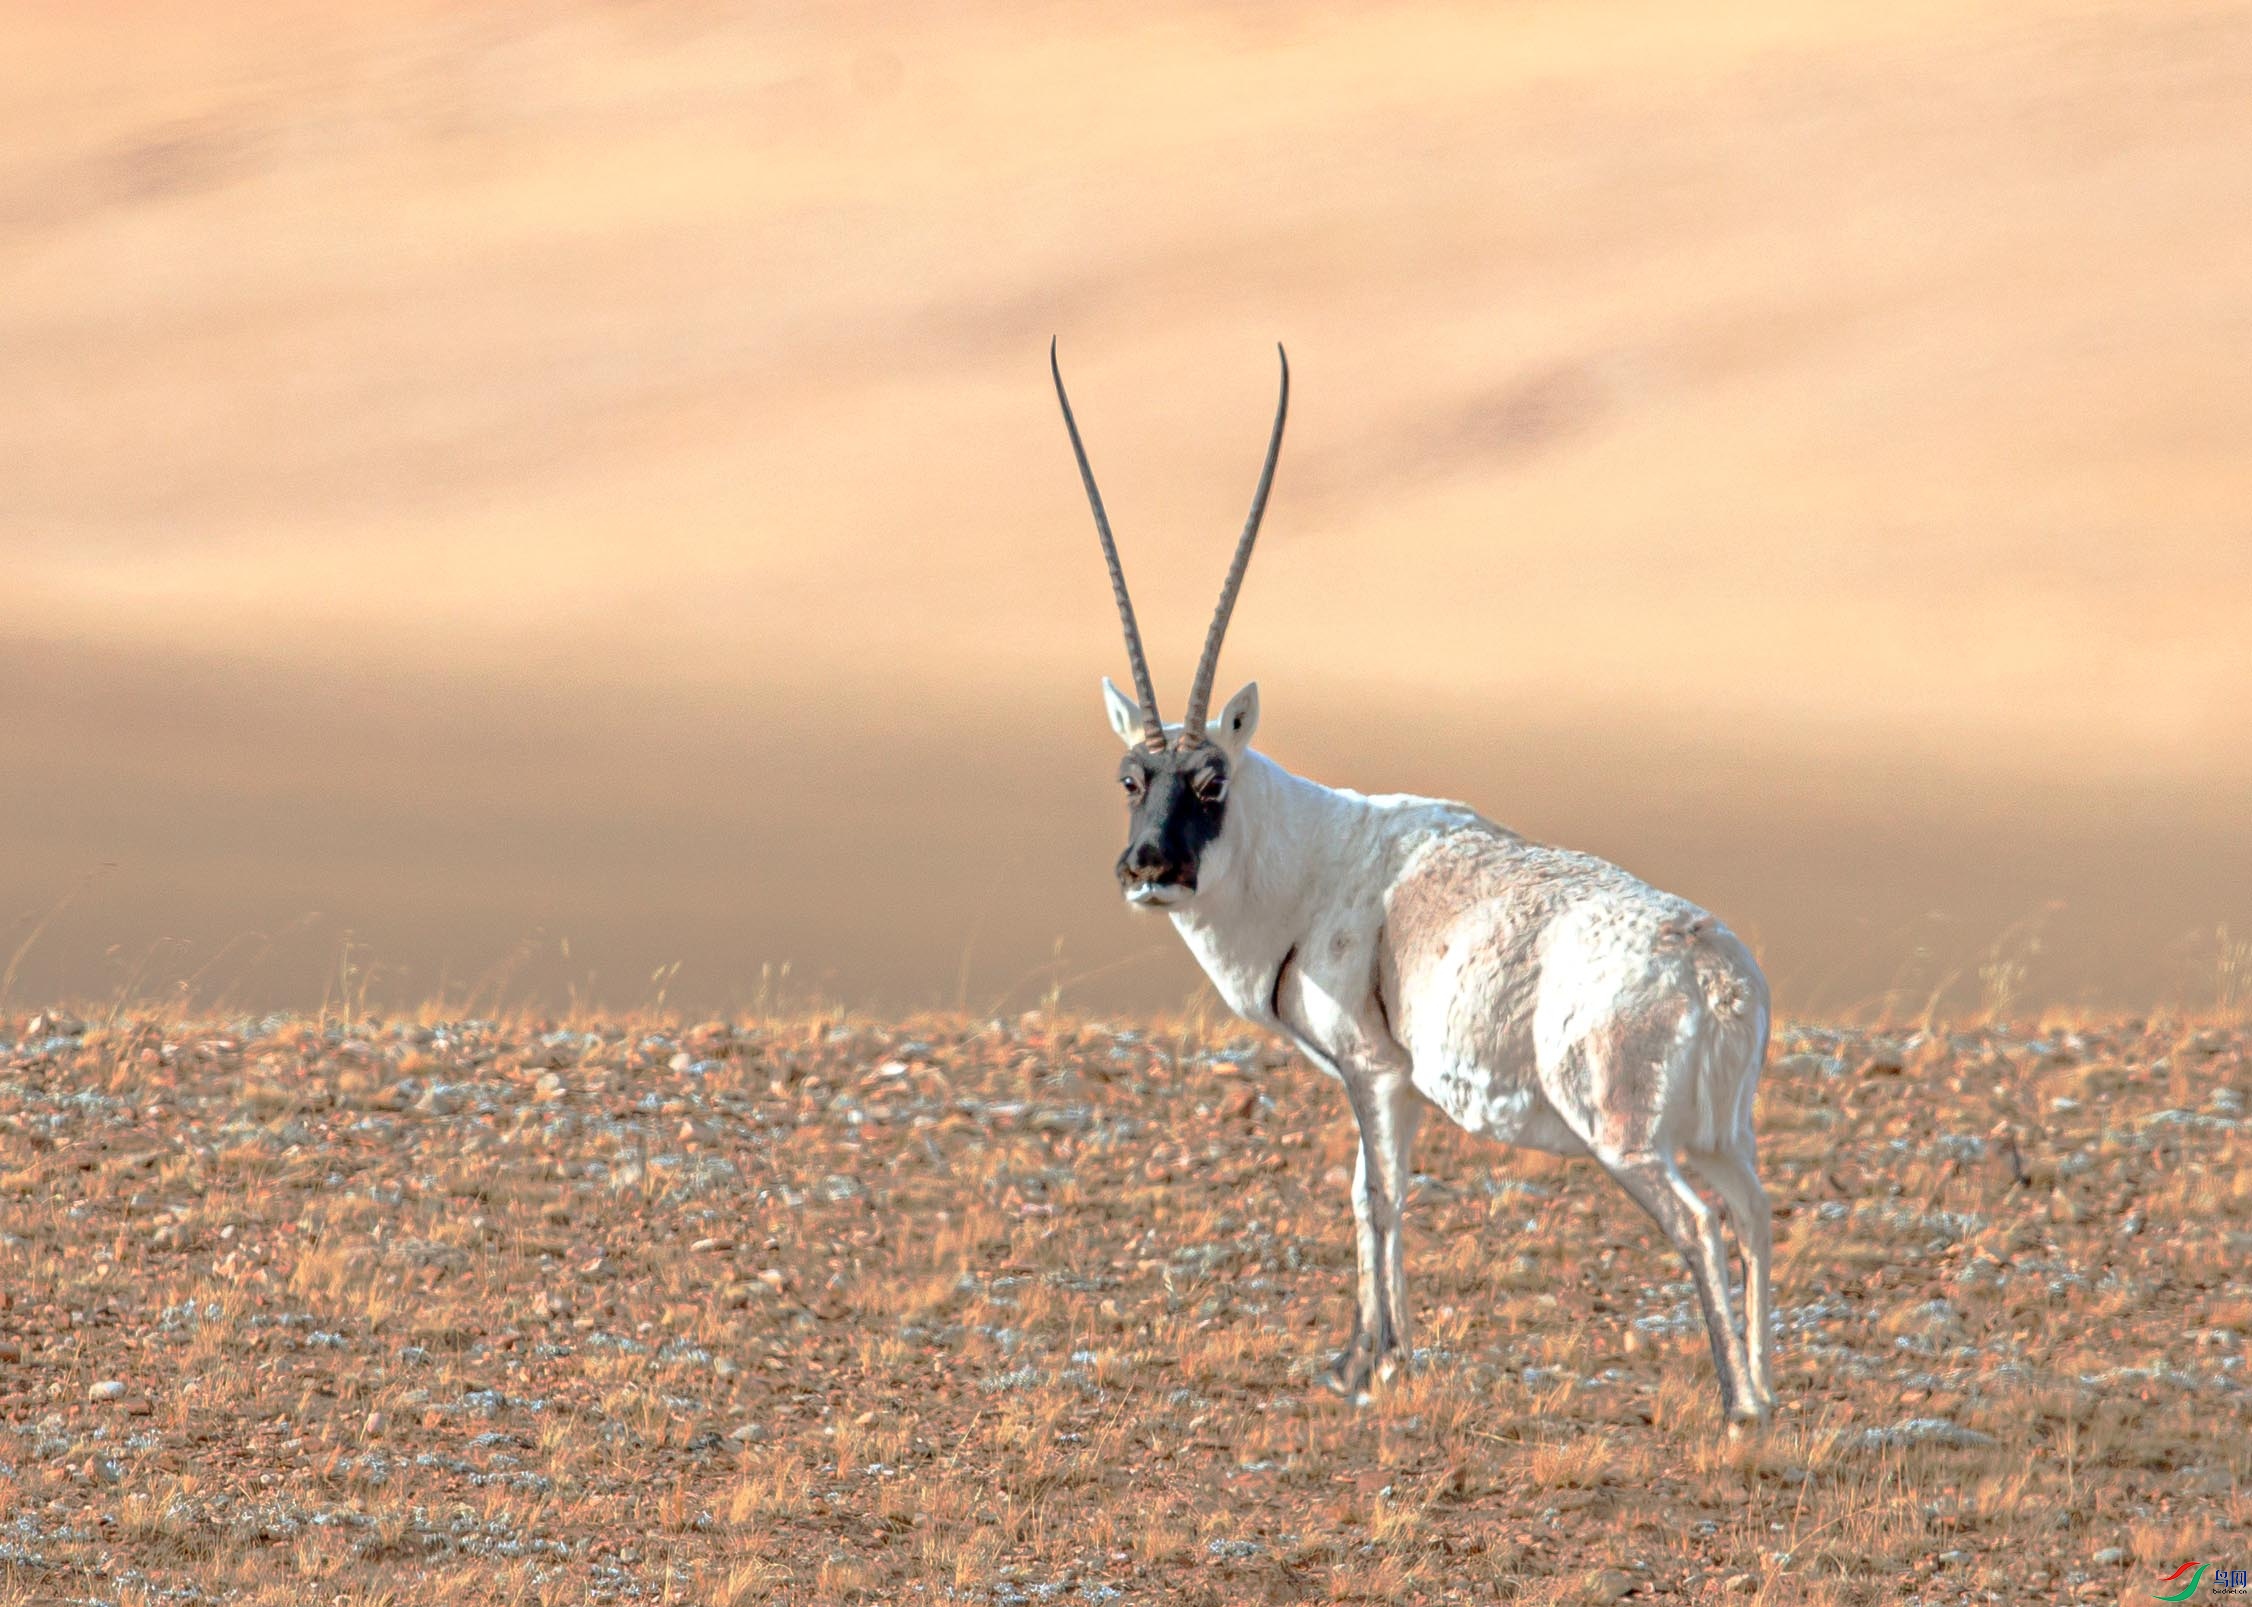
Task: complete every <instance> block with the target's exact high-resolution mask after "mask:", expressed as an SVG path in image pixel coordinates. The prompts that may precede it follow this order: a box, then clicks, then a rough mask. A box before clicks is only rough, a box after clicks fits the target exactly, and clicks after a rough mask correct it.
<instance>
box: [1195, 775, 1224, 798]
mask: <svg viewBox="0 0 2252 1607" xmlns="http://www.w3.org/2000/svg"><path fill="white" fill-rule="evenodd" d="M1196 795H1197V796H1198V797H1199V798H1201V799H1203V800H1204V801H1205V802H1206V803H1209V804H1216V803H1219V802H1220V801H1221V800H1223V799H1225V798H1226V797H1227V795H1228V778H1227V777H1226V776H1220V775H1210V776H1199V777H1198V778H1197V783H1196Z"/></svg>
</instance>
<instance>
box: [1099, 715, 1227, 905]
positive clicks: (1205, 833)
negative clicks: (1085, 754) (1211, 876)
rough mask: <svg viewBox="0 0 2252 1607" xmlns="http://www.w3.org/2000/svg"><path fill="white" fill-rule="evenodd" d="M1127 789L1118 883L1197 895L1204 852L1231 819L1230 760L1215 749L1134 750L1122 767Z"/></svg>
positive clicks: (1205, 746) (1203, 745) (1121, 776)
mask: <svg viewBox="0 0 2252 1607" xmlns="http://www.w3.org/2000/svg"><path fill="white" fill-rule="evenodd" d="M1118 778H1119V781H1120V783H1121V784H1122V785H1123V786H1124V787H1125V789H1126V807H1127V820H1126V851H1125V852H1124V853H1123V854H1120V855H1119V856H1118V883H1119V885H1120V886H1121V887H1124V888H1127V889H1129V890H1130V889H1132V888H1134V887H1136V886H1138V885H1140V884H1142V883H1144V882H1152V883H1156V884H1157V885H1159V886H1162V887H1179V888H1183V889H1186V890H1188V891H1191V892H1193V891H1195V889H1196V876H1197V867H1198V866H1199V865H1200V864H1201V863H1202V862H1203V859H1204V850H1205V849H1206V848H1208V847H1209V846H1211V843H1212V840H1213V839H1214V838H1215V837H1218V836H1219V835H1220V827H1221V826H1222V825H1223V824H1224V823H1225V822H1226V820H1227V816H1228V796H1227V794H1228V783H1229V780H1230V779H1231V778H1230V775H1229V770H1228V756H1227V755H1226V754H1225V753H1224V752H1222V751H1221V750H1220V749H1218V748H1216V747H1214V746H1213V745H1212V744H1210V743H1208V742H1206V743H1199V744H1198V745H1197V746H1195V747H1193V748H1188V749H1174V748H1168V749H1166V750H1165V751H1164V752H1162V753H1153V752H1151V751H1150V750H1149V749H1147V748H1136V749H1134V750H1133V751H1132V752H1130V753H1128V754H1127V755H1126V757H1125V759H1124V760H1122V761H1121V762H1120V764H1119V767H1118Z"/></svg>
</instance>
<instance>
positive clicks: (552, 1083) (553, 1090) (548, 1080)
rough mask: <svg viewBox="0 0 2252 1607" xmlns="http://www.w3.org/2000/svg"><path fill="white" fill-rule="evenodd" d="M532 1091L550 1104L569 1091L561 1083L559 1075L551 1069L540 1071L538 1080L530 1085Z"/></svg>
mask: <svg viewBox="0 0 2252 1607" xmlns="http://www.w3.org/2000/svg"><path fill="white" fill-rule="evenodd" d="M532 1091H533V1092H534V1093H535V1094H536V1095H537V1096H538V1097H539V1098H540V1099H541V1100H542V1101H544V1102H547V1103H551V1104H552V1103H553V1102H554V1101H556V1100H558V1099H561V1098H562V1097H563V1096H564V1095H565V1094H567V1093H569V1092H570V1090H569V1089H568V1088H566V1087H565V1086H564V1085H563V1079H562V1078H561V1077H558V1076H557V1075H556V1074H555V1073H554V1072H552V1071H543V1072H541V1073H540V1080H539V1081H538V1082H537V1083H535V1084H533V1085H532Z"/></svg>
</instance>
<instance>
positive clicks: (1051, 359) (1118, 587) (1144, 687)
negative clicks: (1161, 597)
mask: <svg viewBox="0 0 2252 1607" xmlns="http://www.w3.org/2000/svg"><path fill="white" fill-rule="evenodd" d="M1048 372H1049V373H1051V374H1053V375H1055V377H1056V400H1057V401H1058V402H1061V403H1062V404H1063V427H1064V428H1065V429H1066V430H1069V431H1070V432H1071V452H1072V456H1074V457H1076V458H1077V459H1078V460H1079V478H1080V479H1081V480H1082V481H1083V482H1084V483H1085V484H1086V487H1087V505H1088V506H1089V507H1091V508H1093V509H1094V510H1095V534H1096V535H1098V536H1100V537H1102V541H1103V562H1105V563H1107V564H1109V565H1110V589H1111V592H1112V593H1113V594H1114V595H1115V596H1116V597H1117V598H1118V623H1119V624H1121V625H1123V626H1124V627H1125V628H1126V657H1127V658H1128V659H1129V660H1130V661H1131V662H1132V664H1133V666H1134V690H1135V691H1136V692H1138V693H1140V694H1141V699H1142V740H1143V741H1144V742H1146V743H1148V744H1149V745H1150V746H1151V747H1153V748H1162V747H1164V746H1165V725H1164V722H1163V721H1161V720H1160V719H1159V718H1158V717H1157V689H1156V688H1155V687H1153V686H1151V685H1150V679H1149V656H1148V655H1147V654H1146V653H1144V652H1143V651H1142V633H1141V628H1140V627H1139V626H1137V625H1136V624H1135V623H1134V600H1133V599H1132V598H1131V597H1129V596H1127V595H1126V571H1125V570H1124V569H1123V568H1121V567H1120V566H1119V563H1118V543H1117V542H1115V541H1113V540H1111V538H1110V516H1109V515H1108V514H1106V513H1104V512H1103V494H1102V493H1101V492H1100V491H1098V490H1096V489H1095V471H1094V470H1093V469H1091V468H1089V467H1088V466H1087V449H1086V447H1084V446H1083V445H1081V444H1080V441H1079V421H1078V420H1077V419H1075V418H1073V417H1072V416H1071V398H1070V397H1068V396H1066V395H1065V394H1064V390H1063V369H1062V368H1061V367H1060V366H1059V365H1058V364H1057V362H1056V340H1055V337H1054V336H1053V335H1050V336H1049V337H1048ZM1272 466H1273V465H1272V464H1270V465H1269V467H1270V468H1271V467H1272ZM1261 495H1262V496H1264V495H1265V492H1264V491H1262V492H1261Z"/></svg>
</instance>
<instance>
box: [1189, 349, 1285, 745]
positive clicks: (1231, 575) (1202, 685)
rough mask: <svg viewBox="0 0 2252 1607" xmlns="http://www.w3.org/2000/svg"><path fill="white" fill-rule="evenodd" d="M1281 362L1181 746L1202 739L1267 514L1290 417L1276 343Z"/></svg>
mask: <svg viewBox="0 0 2252 1607" xmlns="http://www.w3.org/2000/svg"><path fill="white" fill-rule="evenodd" d="M1275 355H1276V356H1277V357H1279V358H1281V359H1282V397H1281V399H1280V400H1279V401H1277V402H1276V403H1275V432H1274V434H1273V435H1272V436H1270V437H1269V438H1268V440H1267V461H1266V464H1265V466H1264V467H1262V468H1261V469H1260V470H1259V489H1258V490H1256V491H1254V492H1253V493H1252V494H1251V516H1250V517H1249V518H1248V519H1246V520H1244V522H1243V535H1242V537H1241V539H1239V540H1238V541H1237V542H1236V544H1235V560H1234V561H1233V562H1232V563H1230V564H1229V565H1228V578H1227V579H1226V581H1224V582H1223V583H1222V584H1221V586H1220V606H1219V607H1218V608H1216V609H1214V610H1213V613H1212V628H1211V629H1210V630H1208V631H1206V632H1205V633H1204V656H1203V657H1202V658H1200V659H1198V660H1197V661H1196V679H1195V681H1193V682H1191V683H1190V685H1189V704H1188V708H1187V710H1186V711H1185V712H1184V713H1183V714H1182V715H1181V743H1182V745H1183V746H1184V747H1186V746H1188V745H1190V744H1192V743H1197V742H1202V741H1203V740H1204V706H1205V705H1206V704H1207V703H1209V702H1211V701H1212V677H1213V676H1214V675H1215V674H1216V673H1218V671H1219V668H1220V641H1221V639H1222V638H1223V637H1225V636H1226V635H1227V634H1228V616H1229V615H1230V614H1232V613H1234V612H1235V594H1236V592H1237V591H1238V590H1239V589H1241V587H1242V585H1243V572H1244V570H1245V569H1246V568H1248V567H1249V566H1250V563H1251V544H1252V543H1253V542H1254V541H1257V540H1258V539H1259V520H1260V519H1261V518H1262V517H1263V516H1264V515H1265V513H1266V511H1267V488H1268V487H1269V486H1271V485H1273V484H1274V483H1275V459H1276V458H1277V457H1278V456H1280V455H1281V453H1282V423H1283V420H1284V419H1285V418H1287V417H1288V416H1289V414H1290V354H1289V353H1288V352H1286V351H1284V350H1283V349H1282V343H1281V342H1280V341H1277V342H1276V343H1275Z"/></svg>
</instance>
